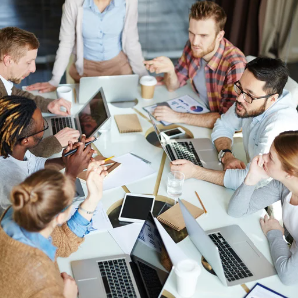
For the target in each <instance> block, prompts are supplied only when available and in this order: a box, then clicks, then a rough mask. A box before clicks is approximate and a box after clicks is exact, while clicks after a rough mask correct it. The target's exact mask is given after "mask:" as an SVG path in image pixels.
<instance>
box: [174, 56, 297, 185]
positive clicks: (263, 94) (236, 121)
mask: <svg viewBox="0 0 298 298" xmlns="http://www.w3.org/2000/svg"><path fill="white" fill-rule="evenodd" d="M287 80H288V70H287V68H286V66H285V64H284V63H283V62H282V61H281V60H279V59H273V58H265V57H258V58H256V59H254V60H252V61H251V62H249V63H248V64H247V65H246V67H245V71H244V73H243V75H242V77H241V79H240V80H239V81H237V82H235V83H234V88H235V93H236V94H237V99H236V103H235V104H234V105H233V106H232V107H230V109H229V110H228V111H227V113H225V114H223V115H221V118H219V119H218V120H217V121H216V123H215V125H214V128H213V132H212V135H211V138H212V141H213V142H214V145H215V146H216V149H217V151H218V152H219V155H218V158H219V161H220V162H222V164H223V166H224V171H215V170H210V169H206V168H203V167H200V166H196V165H194V164H193V163H191V162H190V161H187V160H174V161H172V163H171V170H172V171H181V172H183V173H184V174H185V177H186V178H196V179H200V180H205V181H208V182H211V183H215V184H218V185H223V186H225V187H227V188H232V189H236V188H238V187H239V186H240V185H241V183H242V182H243V180H244V178H245V177H246V175H247V173H248V170H249V165H250V161H251V160H252V159H253V158H254V157H255V156H256V155H258V154H260V153H261V154H264V153H268V152H269V149H270V146H271V144H272V142H273V140H274V138H275V137H276V136H277V135H279V134H280V133H281V132H283V131H287V130H292V129H293V130H297V129H298V115H297V111H296V109H295V108H294V105H293V104H292V97H291V94H290V93H289V92H288V91H287V90H285V89H284V86H285V84H286V82H287ZM241 129H242V134H243V146H244V150H245V153H246V158H247V161H248V165H247V166H245V164H244V163H243V162H242V161H240V160H238V159H237V158H236V157H234V155H233V152H232V143H233V135H234V133H235V131H239V130H241Z"/></svg>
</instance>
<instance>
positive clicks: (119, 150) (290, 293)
mask: <svg viewBox="0 0 298 298" xmlns="http://www.w3.org/2000/svg"><path fill="white" fill-rule="evenodd" d="M186 94H188V95H190V96H191V97H192V98H194V99H196V100H197V101H198V102H200V99H199V98H198V96H197V95H196V94H195V93H194V91H193V90H192V88H191V86H190V84H187V85H186V86H183V87H182V88H179V89H178V90H176V91H174V92H168V91H167V89H166V87H165V86H156V89H155V94H154V98H153V99H152V100H146V99H142V97H141V92H140V86H139V87H138V98H137V99H138V104H137V105H136V106H135V107H134V108H135V109H136V110H137V111H139V112H141V114H143V116H144V117H142V116H141V115H140V114H139V113H137V112H136V111H135V110H134V109H132V108H117V107H115V106H114V105H112V104H109V109H110V112H111V114H112V123H111V129H110V131H107V132H105V133H102V135H101V136H100V137H99V138H98V140H97V141H96V142H95V146H96V147H97V149H98V150H99V151H100V153H101V154H102V155H104V156H107V157H108V156H112V155H115V156H120V155H123V154H126V153H128V152H131V151H132V152H134V153H135V154H137V155H140V156H141V157H143V158H145V159H147V160H149V161H151V162H152V163H151V167H152V168H154V169H155V170H156V173H155V174H153V175H151V176H148V177H147V178H144V179H142V180H141V181H137V182H134V183H131V184H129V185H126V191H127V190H129V191H130V192H131V193H137V194H152V193H153V191H154V188H155V186H156V180H157V179H159V177H158V172H159V169H160V165H161V161H162V158H163V150H162V149H160V148H158V147H155V146H153V145H151V144H150V143H149V142H148V141H147V140H146V137H145V136H146V134H147V133H148V131H149V130H150V129H151V130H152V125H151V123H150V122H149V121H148V119H149V118H148V117H147V116H146V115H145V114H146V113H145V112H144V110H143V107H145V106H148V105H152V104H154V103H158V102H163V101H166V100H169V99H173V98H176V97H179V96H183V95H186ZM44 96H45V97H51V98H55V97H56V94H55V92H52V93H48V94H44ZM80 107H81V105H79V104H73V108H72V112H76V111H77V110H79V108H80ZM117 114H137V115H138V118H139V120H140V123H141V126H142V129H143V131H142V132H137V133H125V134H124V133H122V134H121V133H119V131H118V128H117V125H116V123H115V121H114V119H113V116H114V115H117ZM181 126H182V127H185V128H187V129H189V130H190V131H191V132H192V134H193V136H194V137H195V138H205V137H208V138H210V135H211V129H207V128H201V127H195V126H189V125H185V124H182V125H181ZM233 151H234V152H235V155H236V157H238V158H240V159H242V160H244V161H245V154H244V150H243V146H242V142H241V138H237V137H236V136H235V138H234V145H233ZM169 171H170V166H169V161H168V159H166V160H165V164H164V168H163V171H162V175H161V177H160V184H159V188H158V195H161V196H167V192H166V184H167V174H168V173H169ZM195 191H197V192H198V194H199V196H200V197H201V200H202V201H203V203H204V205H205V208H206V209H207V211H208V212H207V213H206V214H203V215H202V216H200V217H199V218H198V219H197V221H198V222H199V223H200V225H201V226H202V227H203V229H204V230H210V229H214V228H218V227H222V226H227V225H232V224H237V225H239V226H240V227H241V229H242V230H243V231H244V232H245V233H246V234H247V235H248V237H249V238H250V239H251V240H252V242H253V243H254V244H255V245H256V247H257V248H258V249H259V250H260V251H261V252H262V253H263V254H264V255H265V257H266V258H267V259H268V260H269V261H270V262H272V260H271V256H270V251H269V246H268V242H267V239H266V237H265V236H264V234H263V232H262V230H261V228H260V224H259V219H260V217H261V216H263V215H264V211H259V212H257V213H255V214H252V215H249V216H246V217H244V218H233V217H230V216H229V215H228V214H227V207H228V203H229V200H230V198H231V196H232V194H233V191H232V190H230V189H226V188H224V187H222V186H218V185H213V184H211V183H208V182H205V181H198V180H196V179H189V180H186V181H185V183H184V186H183V194H182V198H183V199H184V200H187V201H189V202H191V203H192V204H194V205H195V206H198V207H200V208H202V207H201V205H200V202H199V201H198V199H197V198H196V196H195ZM124 195H125V190H124V188H123V187H118V188H114V189H111V190H107V191H104V193H103V198H102V203H103V206H104V208H105V209H106V210H108V209H109V208H110V207H111V206H112V205H113V204H116V203H117V202H119V201H120V200H121V199H123V197H124ZM178 246H179V247H180V248H181V249H182V250H183V251H184V253H185V254H186V255H187V256H188V257H189V258H192V259H195V260H197V261H198V263H199V264H200V266H201V274H200V276H199V279H198V284H197V288H196V293H195V295H194V296H193V297H216V298H218V297H229V298H231V297H233V298H242V297H244V296H245V295H246V291H247V290H248V289H251V288H252V287H253V286H254V285H255V284H256V282H257V281H254V282H249V283H246V286H245V285H244V286H241V285H237V286H233V287H226V286H224V285H223V284H222V283H221V282H220V280H219V279H218V278H217V277H216V276H214V275H212V274H210V273H209V272H207V271H206V270H205V269H204V268H203V266H202V264H201V254H200V253H199V252H198V251H197V249H196V248H195V247H194V245H193V244H192V242H191V240H190V239H189V237H186V238H185V239H183V240H182V241H180V242H179V243H178ZM122 253H123V251H122V249H121V248H120V246H119V245H118V244H117V242H116V241H115V240H114V239H113V237H112V236H111V235H110V233H109V232H108V231H102V232H98V233H92V234H89V235H87V236H86V237H85V241H84V243H83V244H82V245H81V246H80V248H79V249H78V251H77V252H75V253H73V254H72V255H71V256H69V257H68V258H58V265H59V268H60V271H61V272H63V271H65V272H67V273H68V274H70V275H72V271H71V266H70V262H71V261H73V260H81V259H88V258H94V257H102V256H109V255H117V254H122ZM258 282H260V283H261V284H263V285H264V286H266V287H268V288H271V289H273V290H274V291H276V292H279V293H281V294H282V295H285V296H287V297H292V298H294V297H297V293H298V283H297V285H296V286H285V285H283V284H282V283H281V281H280V280H279V278H278V276H277V275H275V276H272V277H268V278H264V279H262V280H260V281H258ZM164 289H165V290H166V291H168V292H169V293H171V294H172V295H173V296H174V297H179V295H178V293H177V289H176V277H175V274H174V273H173V272H172V274H171V275H170V276H169V278H168V280H167V282H166V284H165V286H164ZM245 290H246V291H245ZM173 296H171V297H173Z"/></svg>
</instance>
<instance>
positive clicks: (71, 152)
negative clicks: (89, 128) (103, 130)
mask: <svg viewBox="0 0 298 298" xmlns="http://www.w3.org/2000/svg"><path fill="white" fill-rule="evenodd" d="M96 140H97V138H95V139H94V140H92V141H89V142H87V143H85V148H86V147H87V146H88V145H90V144H91V143H94V142H95V141H96ZM77 150H78V148H75V149H72V150H70V151H68V152H67V153H65V154H64V155H63V156H64V157H66V156H68V155H71V154H73V153H75V152H77Z"/></svg>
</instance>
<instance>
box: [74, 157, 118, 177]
mask: <svg viewBox="0 0 298 298" xmlns="http://www.w3.org/2000/svg"><path fill="white" fill-rule="evenodd" d="M94 159H95V160H97V161H99V160H103V159H106V157H104V156H101V155H97V156H95V157H94ZM112 162H113V164H112V165H110V166H107V171H108V173H109V174H110V173H111V172H112V171H114V170H115V169H117V168H118V167H119V166H120V165H121V163H119V162H116V161H114V160H112V159H109V160H108V161H106V164H110V163H112ZM78 178H80V179H83V180H85V181H86V179H87V171H86V170H85V171H83V172H81V173H80V174H79V175H78Z"/></svg>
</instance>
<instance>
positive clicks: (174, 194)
mask: <svg viewBox="0 0 298 298" xmlns="http://www.w3.org/2000/svg"><path fill="white" fill-rule="evenodd" d="M184 178H185V175H184V174H183V173H182V172H178V171H174V172H170V173H169V174H168V183H167V193H168V196H169V197H170V198H171V199H174V200H175V204H176V203H177V200H178V198H179V197H180V196H181V195H182V186H183V183H184Z"/></svg>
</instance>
